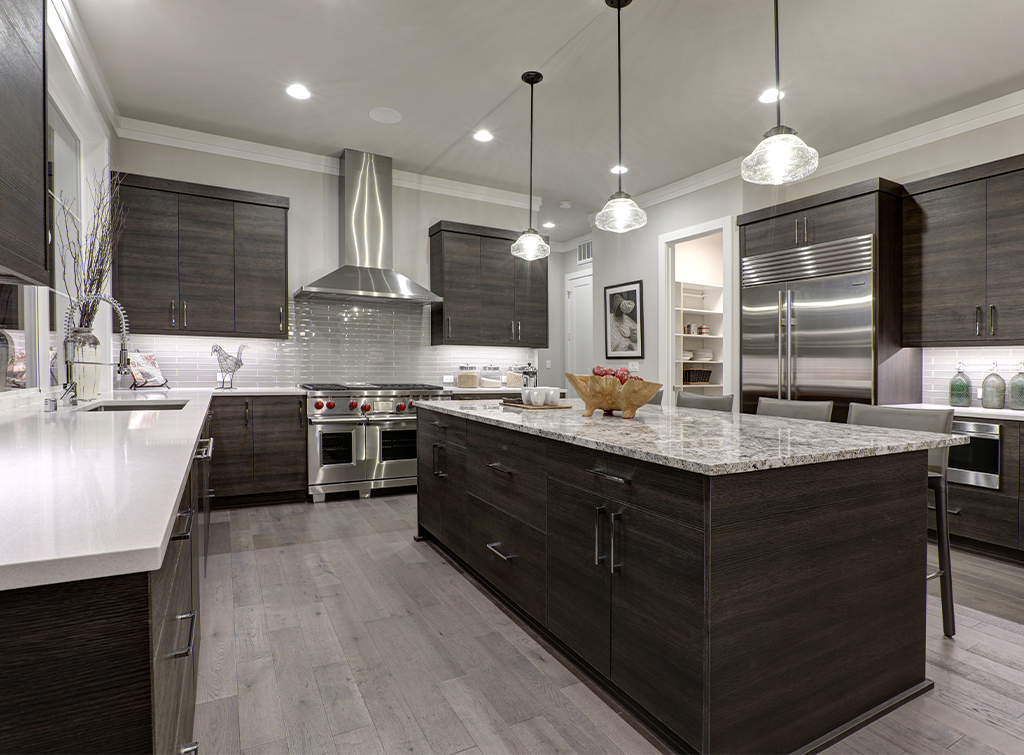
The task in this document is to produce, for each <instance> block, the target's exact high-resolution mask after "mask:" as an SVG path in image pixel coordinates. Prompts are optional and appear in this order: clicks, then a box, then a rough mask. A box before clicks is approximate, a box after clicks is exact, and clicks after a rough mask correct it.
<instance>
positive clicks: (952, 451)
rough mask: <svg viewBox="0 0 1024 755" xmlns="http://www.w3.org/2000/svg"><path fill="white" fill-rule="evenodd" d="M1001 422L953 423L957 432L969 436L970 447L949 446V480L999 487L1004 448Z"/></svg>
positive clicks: (997, 488) (955, 432)
mask: <svg viewBox="0 0 1024 755" xmlns="http://www.w3.org/2000/svg"><path fill="white" fill-rule="evenodd" d="M1000 430H1001V428H1000V427H999V425H994V424H987V423H984V422H958V421H954V422H953V434H954V435H966V436H968V437H969V438H970V439H971V442H970V443H968V444H967V445H966V446H950V447H949V463H948V466H947V469H946V479H947V480H949V481H950V482H958V483H960V484H961V485H973V486H975V487H979V488H989V489H990V490H999V471H1000V470H999V459H1000V456H1002V451H1001V448H1000V444H1001V438H1000Z"/></svg>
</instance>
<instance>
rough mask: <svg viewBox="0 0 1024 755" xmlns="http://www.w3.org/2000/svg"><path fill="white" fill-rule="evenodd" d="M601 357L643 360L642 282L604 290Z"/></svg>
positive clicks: (608, 287) (609, 287)
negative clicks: (602, 351)
mask: <svg viewBox="0 0 1024 755" xmlns="http://www.w3.org/2000/svg"><path fill="white" fill-rule="evenodd" d="M630 303H631V304H632V306H630ZM604 356H605V359H643V358H644V282H643V281H640V280H637V281H629V282H628V283H619V284H617V285H614V286H605V287H604Z"/></svg>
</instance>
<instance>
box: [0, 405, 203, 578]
mask: <svg viewBox="0 0 1024 755" xmlns="http://www.w3.org/2000/svg"><path fill="white" fill-rule="evenodd" d="M212 393H213V391H212V390H201V389H200V390H189V389H170V390H158V391H157V390H147V391H115V392H114V393H112V394H105V395H102V396H100V399H99V401H97V402H90V403H88V404H85V403H83V404H81V405H79V406H78V407H77V409H74V410H72V409H68V408H64V407H61V408H60V409H59V410H58V411H57V412H52V413H46V412H43V410H42V404H41V403H39V404H36V405H34V406H31V407H22V408H17V409H9V410H7V411H3V412H0V480H2V482H0V590H11V589H15V588H19V587H30V586H33V585H43V584H51V583H56V582H68V581H74V580H80V579H91V578H94V577H108V576H112V575H115V574H129V573H132V572H139V571H152V570H154V569H159V568H160V565H161V563H162V562H163V557H164V552H165V550H166V549H167V543H168V540H169V538H170V535H171V532H172V531H174V530H175V529H176V528H178V527H179V526H180V525H177V524H176V520H177V516H176V513H177V509H178V501H179V500H180V497H181V493H182V491H183V490H184V486H185V482H186V480H187V478H188V473H189V468H190V466H191V464H192V454H193V449H194V447H195V444H196V441H197V440H198V438H199V434H200V432H201V430H202V427H203V422H204V421H205V419H206V412H207V408H208V407H209V404H210V396H211V394H212ZM168 399H172V400H186V401H187V402H188V403H187V404H186V405H185V408H183V409H181V410H144V411H128V412H125V411H121V412H87V411H82V410H84V409H87V408H89V406H92V405H94V404H96V403H102V402H106V401H112V400H113V401H119V402H120V401H132V402H137V403H138V404H140V406H143V407H144V406H145V404H146V403H147V402H152V403H153V404H154V405H155V404H157V403H158V402H161V401H167V400H168ZM214 452H216V449H214Z"/></svg>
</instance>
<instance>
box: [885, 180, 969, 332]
mask: <svg viewBox="0 0 1024 755" xmlns="http://www.w3.org/2000/svg"><path fill="white" fill-rule="evenodd" d="M985 228H986V221H985V182H984V181H974V182H972V183H967V184H959V185H957V186H950V187H949V188H946V189H938V190H936V191H931V192H927V193H925V194H918V195H916V196H913V197H905V198H904V199H903V345H904V346H922V345H923V346H928V345H931V344H975V343H980V342H982V341H984V340H985V333H986V330H985V323H986V312H985V311H984V308H985V303H986V298H985V276H986V272H985V234H986V230H985Z"/></svg>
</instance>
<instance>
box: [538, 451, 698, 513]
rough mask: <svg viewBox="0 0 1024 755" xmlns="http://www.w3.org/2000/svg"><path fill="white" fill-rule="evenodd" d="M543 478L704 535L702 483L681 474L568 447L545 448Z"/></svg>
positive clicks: (689, 473)
mask: <svg viewBox="0 0 1024 755" xmlns="http://www.w3.org/2000/svg"><path fill="white" fill-rule="evenodd" d="M547 466H548V476H549V477H550V478H551V479H552V480H559V481H561V482H566V483H568V484H570V485H573V486H575V487H577V488H581V489H583V490H585V491H587V492H589V493H595V494H597V495H602V496H605V497H607V498H612V499H614V500H616V501H622V502H623V503H631V504H633V505H635V506H637V507H638V508H642V509H647V510H648V511H652V512H654V513H656V514H661V515H662V516H668V517H672V518H673V519H678V520H679V521H681V522H684V523H686V524H688V525H690V526H692V527H698V528H700V529H702V530H703V529H704V481H703V478H702V477H701V476H700V475H696V474H693V473H692V472H686V471H684V470H681V469H670V468H668V467H662V466H659V465H657V464H647V463H645V462H642V461H636V460H634V459H628V458H626V457H624V456H616V455H614V454H608V453H604V452H602V451H595V450H593V449H590V448H584V447H582V446H574V445H571V444H569V443H558V442H549V443H548V465H547Z"/></svg>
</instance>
